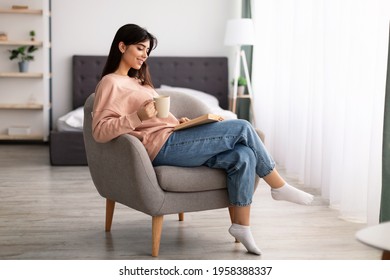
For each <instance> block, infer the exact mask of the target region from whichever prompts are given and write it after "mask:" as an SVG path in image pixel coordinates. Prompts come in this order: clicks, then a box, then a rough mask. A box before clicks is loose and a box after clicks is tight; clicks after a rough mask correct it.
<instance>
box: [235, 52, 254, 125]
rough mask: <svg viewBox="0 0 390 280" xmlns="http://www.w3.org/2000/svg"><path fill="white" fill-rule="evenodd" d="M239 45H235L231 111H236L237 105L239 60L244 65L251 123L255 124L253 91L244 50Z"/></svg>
mask: <svg viewBox="0 0 390 280" xmlns="http://www.w3.org/2000/svg"><path fill="white" fill-rule="evenodd" d="M240 49H241V47H240V46H238V47H237V51H236V64H235V68H234V83H233V97H232V107H231V110H232V111H233V113H236V109H237V108H236V107H237V92H238V77H239V75H240V66H241V63H240V62H241V61H242V64H243V66H244V73H245V78H246V81H247V87H248V97H247V98H249V103H250V104H249V106H250V110H251V112H252V122H253V125H255V111H254V108H253V91H252V83H251V80H250V77H249V71H248V63H247V61H246V56H245V51H244V50H241V51H240Z"/></svg>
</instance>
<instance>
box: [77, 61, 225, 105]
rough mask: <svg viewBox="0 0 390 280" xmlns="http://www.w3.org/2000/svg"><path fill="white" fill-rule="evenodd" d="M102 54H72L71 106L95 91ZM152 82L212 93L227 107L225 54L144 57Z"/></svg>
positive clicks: (79, 103) (82, 100) (158, 84)
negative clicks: (146, 58) (220, 55)
mask: <svg viewBox="0 0 390 280" xmlns="http://www.w3.org/2000/svg"><path fill="white" fill-rule="evenodd" d="M105 63H106V56H85V55H75V56H73V108H74V109H75V108H78V107H80V106H83V105H84V102H85V100H86V99H87V97H88V96H89V95H90V94H91V93H93V92H94V91H95V87H96V84H97V83H98V81H99V80H100V76H101V72H102V70H103V67H104V64H105ZM147 63H148V65H149V70H150V74H151V76H152V80H153V84H154V86H155V87H156V88H158V87H160V86H161V85H162V84H165V85H169V86H175V87H185V88H192V89H196V90H200V91H203V92H206V93H209V94H211V95H214V96H215V97H217V99H218V100H219V104H220V106H221V107H222V108H224V109H227V108H228V86H229V85H228V84H229V83H228V60H227V58H226V57H163V56H162V57H157V56H152V57H150V58H148V61H147Z"/></svg>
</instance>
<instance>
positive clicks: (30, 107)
mask: <svg viewBox="0 0 390 280" xmlns="http://www.w3.org/2000/svg"><path fill="white" fill-rule="evenodd" d="M0 109H2V110H43V104H37V103H34V104H32V103H31V104H1V103H0Z"/></svg>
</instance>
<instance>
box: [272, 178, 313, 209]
mask: <svg viewBox="0 0 390 280" xmlns="http://www.w3.org/2000/svg"><path fill="white" fill-rule="evenodd" d="M271 196H272V198H273V199H275V200H286V201H289V202H294V203H297V204H303V205H310V204H311V203H312V201H313V198H314V197H313V195H311V194H309V193H306V192H304V191H301V190H298V189H297V188H294V187H293V186H290V185H289V184H287V183H286V184H284V186H283V187H280V188H272V189H271Z"/></svg>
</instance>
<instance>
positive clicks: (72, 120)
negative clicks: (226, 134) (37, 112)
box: [57, 85, 237, 131]
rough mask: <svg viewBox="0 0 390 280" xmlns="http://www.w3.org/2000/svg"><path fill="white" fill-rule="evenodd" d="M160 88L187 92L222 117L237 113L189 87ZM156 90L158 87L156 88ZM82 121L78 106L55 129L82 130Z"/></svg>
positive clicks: (232, 115) (233, 117)
mask: <svg viewBox="0 0 390 280" xmlns="http://www.w3.org/2000/svg"><path fill="white" fill-rule="evenodd" d="M160 89H162V90H169V89H172V90H174V91H175V92H182V93H183V94H189V95H191V96H193V97H195V98H197V99H199V100H200V101H201V102H202V103H204V104H205V106H207V107H209V109H210V113H212V114H216V115H220V116H222V117H223V118H224V119H226V120H227V119H237V115H236V114H234V113H233V112H232V111H228V110H224V109H222V108H221V107H220V106H219V103H218V99H217V98H216V97H215V96H212V95H211V94H208V93H205V92H202V91H198V90H194V89H190V88H181V87H171V86H167V85H161V87H160ZM156 91H157V92H158V91H159V89H156ZM83 122H84V110H83V107H79V108H77V109H75V110H73V111H71V112H69V113H67V114H66V115H64V116H62V117H60V118H58V120H57V130H58V131H83Z"/></svg>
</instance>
